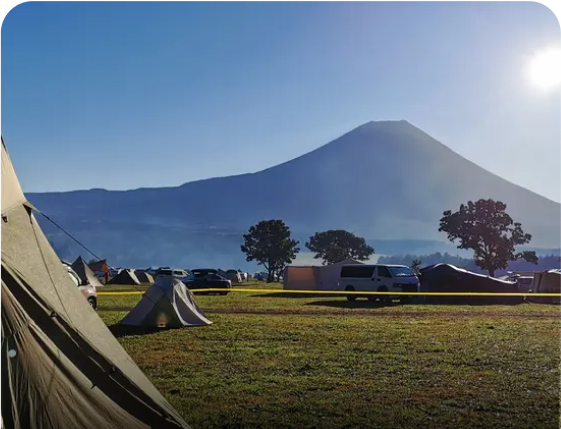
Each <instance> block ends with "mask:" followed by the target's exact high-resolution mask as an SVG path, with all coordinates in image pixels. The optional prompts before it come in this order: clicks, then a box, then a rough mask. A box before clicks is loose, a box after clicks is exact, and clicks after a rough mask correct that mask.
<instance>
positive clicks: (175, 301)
mask: <svg viewBox="0 0 561 429" xmlns="http://www.w3.org/2000/svg"><path fill="white" fill-rule="evenodd" d="M120 324H121V325H132V326H143V327H158V326H165V327H167V328H182V327H185V326H207V325H210V324H212V322H211V321H210V320H208V319H207V318H206V316H205V315H204V314H203V312H202V311H201V309H200V308H199V307H198V306H197V304H196V303H195V300H194V298H193V294H192V293H191V291H189V289H187V287H186V286H185V285H184V284H183V283H182V282H181V281H180V280H179V279H176V278H174V277H172V276H164V277H160V278H158V280H157V281H156V282H155V283H154V284H153V285H152V286H151V287H150V289H148V290H147V291H146V293H145V294H144V295H143V296H142V299H141V300H140V302H139V303H138V304H137V305H136V307H134V308H133V309H132V310H131V312H130V313H129V314H127V315H126V316H125V318H124V319H123V320H121V322H120Z"/></svg>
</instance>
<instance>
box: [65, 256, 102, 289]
mask: <svg viewBox="0 0 561 429" xmlns="http://www.w3.org/2000/svg"><path fill="white" fill-rule="evenodd" d="M70 267H71V268H72V269H73V270H74V272H75V273H76V274H78V277H80V280H82V285H92V286H94V287H103V284H102V283H101V282H100V281H99V279H98V278H97V277H96V276H95V274H94V272H93V271H92V270H91V269H90V267H89V266H88V264H86V262H85V261H84V260H83V259H82V257H81V256H78V258H77V259H76V260H75V261H74V262H73V263H72V265H71V266H70Z"/></svg>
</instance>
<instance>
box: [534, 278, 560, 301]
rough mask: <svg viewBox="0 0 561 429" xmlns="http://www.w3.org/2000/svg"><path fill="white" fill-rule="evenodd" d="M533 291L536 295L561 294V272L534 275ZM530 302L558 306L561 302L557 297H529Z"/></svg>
mask: <svg viewBox="0 0 561 429" xmlns="http://www.w3.org/2000/svg"><path fill="white" fill-rule="evenodd" d="M531 289H532V291H533V292H535V293H561V272H560V271H559V270H550V271H543V272H536V273H534V280H533V282H532V286H531ZM528 300H529V301H532V302H541V303H550V304H558V303H559V302H560V301H561V300H560V298H559V297H555V296H531V295H530V296H529V297H528Z"/></svg>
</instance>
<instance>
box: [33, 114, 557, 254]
mask: <svg viewBox="0 0 561 429" xmlns="http://www.w3.org/2000/svg"><path fill="white" fill-rule="evenodd" d="M28 198H29V199H30V201H31V202H32V203H34V204H35V205H36V206H37V207H38V208H39V209H40V210H42V211H44V212H45V213H47V214H48V215H49V216H52V217H53V218H54V219H56V220H57V221H58V222H59V223H61V224H63V225H65V226H66V227H67V228H68V229H69V230H71V231H72V232H75V233H76V234H79V235H80V237H79V238H80V239H81V240H85V241H86V242H90V243H91V242H92V241H95V243H96V244H95V245H96V246H97V247H96V251H97V252H100V253H107V252H110V253H114V252H116V253H115V255H114V256H115V257H118V258H119V259H123V261H122V262H120V263H127V262H128V263H132V261H133V260H135V259H136V258H139V259H142V260H145V258H144V257H141V255H144V254H146V253H147V252H148V253H154V254H156V255H163V254H166V255H168V256H166V257H173V258H174V261H170V262H169V263H173V262H175V261H176V260H177V263H180V261H181V262H182V261H187V260H189V259H190V256H189V255H191V253H192V252H196V253H193V256H196V257H197V259H198V258H203V259H204V258H212V255H216V253H223V254H224V255H228V254H230V253H231V252H235V253H236V255H233V254H232V258H233V259H232V258H228V259H232V262H231V263H236V262H237V261H238V260H241V262H243V255H241V254H239V241H238V240H239V237H240V235H241V233H242V232H243V231H245V230H247V228H248V227H249V226H250V225H251V224H253V223H255V222H257V221H259V220H262V219H268V218H280V219H283V220H284V221H285V222H286V223H288V224H289V225H290V227H291V228H292V229H293V231H295V232H296V233H297V234H298V235H301V236H303V237H305V236H307V235H309V234H312V233H313V232H315V231H317V230H321V229H329V228H344V229H348V230H351V231H354V232H355V233H357V234H360V235H363V236H365V237H367V238H369V239H376V240H424V241H429V242H430V241H444V237H443V236H442V235H441V234H439V233H438V231H437V228H438V219H439V218H440V216H441V214H442V212H443V211H444V210H446V209H455V208H457V207H458V206H459V204H460V203H462V202H465V201H467V200H469V199H479V198H495V199H499V200H502V201H504V202H506V203H507V204H508V212H509V213H510V214H511V215H512V216H513V218H515V219H516V220H517V221H520V222H522V225H523V227H524V229H525V230H526V231H527V232H529V233H531V234H532V235H533V236H534V239H533V240H532V243H531V245H532V247H543V248H559V247H560V236H561V230H560V219H561V209H560V205H559V204H558V203H556V202H553V201H551V200H548V199H546V198H544V197H542V196H540V195H537V194H535V193H533V192H531V191H529V190H527V189H524V188H522V187H520V186H517V185H515V184H513V183H510V182H508V181H506V180H504V179H502V178H500V177H498V176H496V175H494V174H492V173H490V172H489V171H487V170H485V169H483V168H481V167H479V166H477V165H476V164H474V163H472V162H470V161H468V160H466V159H465V158H463V157H462V156H460V155H459V154H457V153H455V152H454V151H452V150H451V149H449V148H447V147H446V146H445V145H443V144H442V143H440V142H438V141H437V140H435V139H433V138H432V137H430V136H429V135H428V134H426V133H424V132H423V131H421V130H420V129H418V128H416V127H415V126H413V125H411V124H410V123H408V122H406V121H384V122H368V123H366V124H364V125H362V126H360V127H358V128H356V129H354V130H352V131H350V132H348V133H347V134H345V135H343V136H342V137H340V138H338V139H336V140H334V141H332V142H331V143H328V144H327V145H325V146H322V147H320V148H319V149H316V150H314V151H312V152H310V153H307V154H305V155H303V156H301V157H299V158H296V159H293V160H291V161H288V162H285V163H283V164H279V165H277V166H275V167H272V168H269V169H266V170H263V171H260V172H257V173H253V174H243V175H239V176H230V177H220V178H213V179H208V180H202V181H195V182H190V183H186V184H183V185H181V186H178V187H171V188H150V189H146V188H144V189H136V190H130V191H106V190H101V189H92V190H86V191H74V192H63V193H30V194H28ZM220 231H227V232H224V233H221V232H220ZM53 233H54V230H53ZM232 234H233V236H232ZM101 237H105V238H101ZM209 237H212V238H209ZM233 237H236V238H235V239H234V238H233ZM54 238H55V239H56V240H57V241H61V240H62V239H61V238H60V237H58V238H57V237H54ZM193 240H196V243H193ZM61 242H62V241H61ZM211 242H212V244H211ZM234 242H235V243H236V244H234ZM221 243H222V244H221ZM199 246H200V247H202V249H199V248H198V247H199ZM205 247H206V250H205ZM403 252H407V250H406V249H403ZM117 255H121V256H117ZM125 255H126V256H125ZM135 255H136V256H135ZM240 257H241V258H240ZM176 258H177V259H176ZM213 259H214V258H213ZM205 260H206V259H205ZM129 261H130V262H129ZM139 262H140V261H139ZM209 262H211V260H209Z"/></svg>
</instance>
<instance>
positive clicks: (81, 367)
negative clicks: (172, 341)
mask: <svg viewBox="0 0 561 429" xmlns="http://www.w3.org/2000/svg"><path fill="white" fill-rule="evenodd" d="M1 208H2V220H1V228H2V274H1V276H2V293H1V302H2V316H1V318H2V352H1V353H2V358H1V361H2V363H1V365H2V403H1V415H2V425H3V427H6V428H10V429H12V428H13V429H47V428H48V429H54V428H61V429H62V428H68V429H70V428H81V429H99V428H127V429H128V428H134V429H149V428H161V429H164V428H167V429H172V428H174V429H178V428H183V429H188V428H189V426H188V425H187V424H186V423H185V422H184V421H183V419H182V418H181V417H180V416H179V414H178V413H177V412H176V411H175V410H174V409H173V408H172V407H171V405H170V404H169V403H168V402H167V401H166V400H165V399H164V397H163V396H162V395H161V394H160V393H159V392H158V390H157V389H156V388H155V387H154V386H153V385H152V383H151V382H150V381H149V380H148V379H147V378H146V376H145V375H144V374H143V373H142V371H140V369H139V368H138V366H136V364H135V363H134V361H133V360H132V359H131V358H130V357H129V355H128V354H127V353H126V352H125V350H124V349H123V348H122V346H121V345H120V344H119V342H118V341H117V340H116V339H115V337H114V336H113V335H112V334H111V332H110V331H109V329H108V328H107V327H106V326H105V324H104V323H103V321H102V320H101V318H100V317H99V316H98V315H97V313H96V312H95V311H94V310H93V309H92V308H91V307H90V306H89V305H88V303H87V301H86V300H85V299H84V297H83V296H82V294H81V293H80V291H79V289H78V288H77V287H76V286H75V285H74V284H73V283H72V281H71V280H70V277H69V276H68V273H67V271H66V269H65V268H64V267H63V265H62V263H61V262H60V259H59V258H58V256H57V255H56V253H55V252H54V250H53V248H52V247H51V245H50V244H49V241H48V240H47V237H46V236H45V235H44V233H43V231H42V230H41V228H40V226H39V224H38V222H37V220H36V219H35V216H34V215H33V208H32V206H31V205H30V204H29V203H28V202H27V200H26V199H25V196H24V194H23V192H22V190H21V187H20V185H19V182H18V180H17V177H16V174H15V172H14V169H13V166H12V163H11V161H10V158H9V156H8V153H7V152H6V148H5V146H4V141H3V140H2V205H1Z"/></svg>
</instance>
